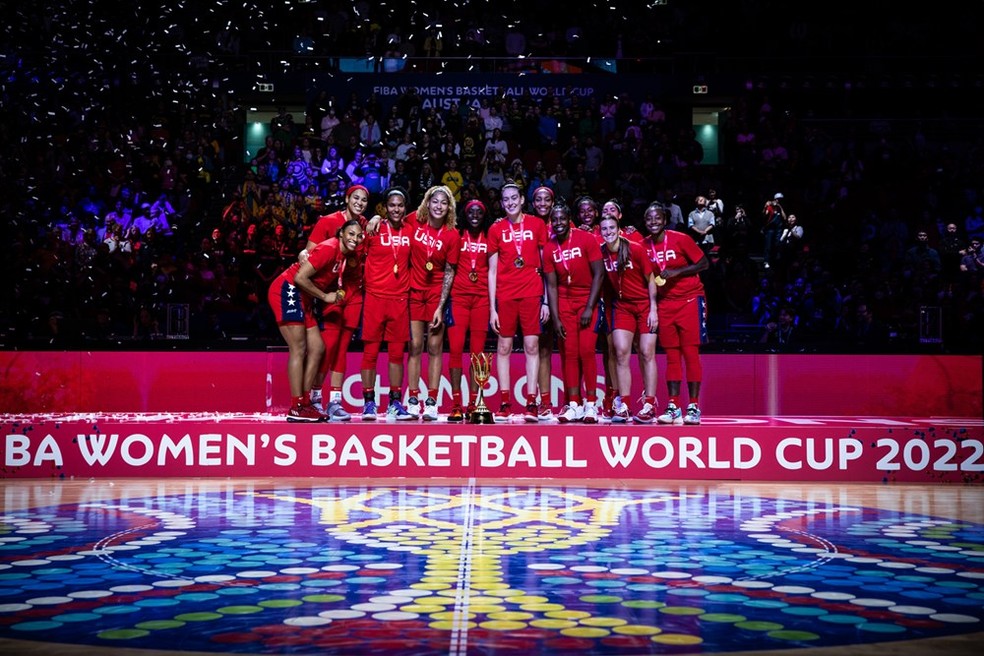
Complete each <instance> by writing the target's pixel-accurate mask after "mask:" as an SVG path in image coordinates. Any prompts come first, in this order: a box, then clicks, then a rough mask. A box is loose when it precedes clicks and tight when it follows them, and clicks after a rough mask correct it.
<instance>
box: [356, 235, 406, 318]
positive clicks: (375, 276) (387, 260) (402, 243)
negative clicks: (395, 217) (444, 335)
mask: <svg viewBox="0 0 984 656" xmlns="http://www.w3.org/2000/svg"><path fill="white" fill-rule="evenodd" d="M412 235H413V227H412V226H408V225H407V224H405V223H403V224H401V225H400V227H399V228H394V227H393V226H392V225H391V224H390V222H389V221H383V222H382V223H380V224H379V231H378V232H377V233H376V234H375V235H372V236H371V237H366V238H365V239H364V240H363V241H362V244H363V246H365V247H366V266H365V271H366V272H365V276H366V292H368V293H371V294H372V295H373V296H382V297H384V298H396V299H399V298H404V299H405V298H406V297H407V294H408V293H409V292H410V238H411V236H412Z"/></svg>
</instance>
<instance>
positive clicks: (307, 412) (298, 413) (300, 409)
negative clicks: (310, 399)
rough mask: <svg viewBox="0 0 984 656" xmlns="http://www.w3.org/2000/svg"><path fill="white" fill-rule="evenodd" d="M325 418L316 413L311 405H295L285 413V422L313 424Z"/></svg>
mask: <svg viewBox="0 0 984 656" xmlns="http://www.w3.org/2000/svg"><path fill="white" fill-rule="evenodd" d="M326 419H327V417H325V416H324V415H323V414H321V413H320V412H318V409H317V408H315V407H314V406H313V405H310V404H308V405H295V406H294V407H292V408H291V409H290V410H288V411H287V421H290V422H307V423H313V422H318V421H325V420H326Z"/></svg>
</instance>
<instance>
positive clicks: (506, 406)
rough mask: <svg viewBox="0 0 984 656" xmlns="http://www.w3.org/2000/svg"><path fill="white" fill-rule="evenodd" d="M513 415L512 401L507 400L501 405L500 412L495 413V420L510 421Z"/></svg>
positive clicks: (497, 421)
mask: <svg viewBox="0 0 984 656" xmlns="http://www.w3.org/2000/svg"><path fill="white" fill-rule="evenodd" d="M510 417H512V403H509V402H508V401H506V402H505V403H503V404H502V405H500V406H499V412H497V413H495V422H496V423H497V424H499V423H504V422H507V421H509V418H510Z"/></svg>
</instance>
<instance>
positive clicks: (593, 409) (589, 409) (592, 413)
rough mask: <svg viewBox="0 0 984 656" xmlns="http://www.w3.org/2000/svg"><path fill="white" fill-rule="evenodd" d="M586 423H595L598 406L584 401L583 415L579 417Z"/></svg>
mask: <svg viewBox="0 0 984 656" xmlns="http://www.w3.org/2000/svg"><path fill="white" fill-rule="evenodd" d="M581 421H583V422H584V423H586V424H597V423H598V406H597V405H595V404H594V403H586V404H585V405H584V416H583V418H582V419H581Z"/></svg>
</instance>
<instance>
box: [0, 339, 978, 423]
mask: <svg viewBox="0 0 984 656" xmlns="http://www.w3.org/2000/svg"><path fill="white" fill-rule="evenodd" d="M360 361H361V354H360V353H351V354H349V361H348V372H349V375H348V376H347V378H346V380H345V383H344V386H343V393H344V397H345V402H346V404H347V405H348V407H349V408H350V409H359V408H361V406H362V385H361V383H360V382H359V377H358V370H359V367H360ZM701 362H702V364H703V368H704V376H703V378H704V380H703V385H702V388H701V405H702V407H703V408H704V412H705V416H708V415H710V416H714V415H718V416H723V415H739V416H742V415H766V416H782V415H807V416H809V415H820V416H840V415H844V416H881V417H891V416H910V417H913V416H914V417H920V416H924V417H935V416H947V417H971V418H980V417H982V416H984V409H982V397H984V392H982V380H981V370H982V369H981V368H982V358H981V356H944V355H763V354H757V355H721V354H708V355H704V356H702V357H701ZM657 363H658V365H659V371H660V383H659V386H658V393H659V395H660V396H661V397H662V396H663V394H664V390H665V385H664V383H663V381H662V372H663V371H665V358H663V357H662V356H659V357H657ZM446 365H447V362H445V368H444V371H445V372H446V371H447V366H446ZM632 366H633V372H632V380H633V393H632V398H633V399H635V398H636V397H637V396H638V394H639V393H640V392H641V376H640V375H639V368H638V363H637V362H636V361H635V359H633V363H632ZM0 367H2V371H3V372H4V375H3V377H2V380H0V412H2V413H45V412H47V413H50V412H210V411H211V412H256V413H262V412H273V413H281V412H282V411H283V410H284V408H286V406H287V403H288V391H287V389H288V386H287V380H286V377H287V376H286V372H287V354H286V352H285V351H284V350H280V349H278V350H275V351H270V352H245V353H214V352H204V353H198V352H195V353H185V352H48V351H44V352H22V351H7V352H0ZM385 367H386V363H385V358H382V359H381V363H380V367H379V369H380V371H384V370H385ZM425 367H426V364H425ZM493 374H494V372H493ZM511 375H512V381H513V392H514V396H515V397H516V398H519V399H522V398H523V390H524V388H525V375H524V373H523V361H522V355H520V354H516V355H514V356H513V360H512V370H511ZM559 375H560V362H559V359H557V357H556V356H555V358H554V377H553V382H552V385H551V391H550V403H551V405H553V406H554V407H557V406H559V405H560V403H561V400H562V399H561V396H562V394H561V391H562V387H563V385H562V383H561V379H560V377H559ZM489 383H490V389H489V396H488V398H489V402H490V405H493V406H495V404H496V403H497V401H498V383H497V381H496V379H495V377H494V375H493V378H492V379H491V380H490V381H489ZM601 383H602V381H601V380H600V379H599V386H600V385H601ZM684 388H686V386H684ZM450 390H451V385H450V381H449V380H448V378H447V376H446V375H445V376H444V377H443V378H442V381H441V398H440V399H439V401H440V403H441V406H442V410H443V411H444V412H447V411H448V408H447V405H446V404H447V399H448V397H449V394H450ZM387 392H388V388H387V387H386V386H385V379H383V380H381V381H380V382H379V383H378V384H377V388H376V393H377V396H378V398H380V399H382V398H383V397H384V396H385V394H386V393H387Z"/></svg>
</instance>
